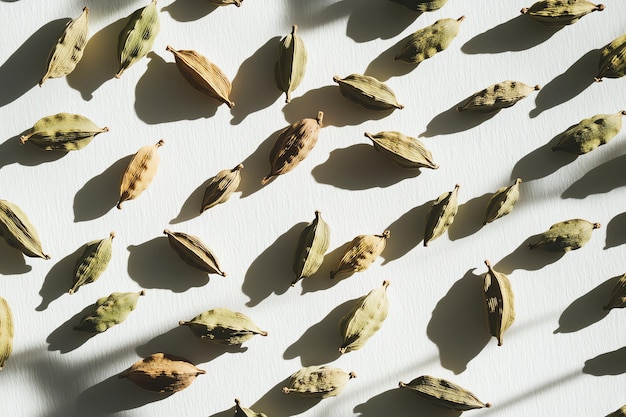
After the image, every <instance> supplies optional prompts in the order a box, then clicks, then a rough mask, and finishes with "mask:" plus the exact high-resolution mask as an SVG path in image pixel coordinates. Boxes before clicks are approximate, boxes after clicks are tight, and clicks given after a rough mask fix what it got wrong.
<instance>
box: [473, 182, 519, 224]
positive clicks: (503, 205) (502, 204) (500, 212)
mask: <svg viewBox="0 0 626 417" xmlns="http://www.w3.org/2000/svg"><path fill="white" fill-rule="evenodd" d="M521 183H522V180H521V179H520V178H517V179H516V180H515V182H514V183H513V185H511V186H509V187H502V188H499V189H498V191H496V192H495V193H494V194H493V195H492V196H491V198H490V199H489V204H487V213H486V214H485V222H484V223H483V225H485V224H487V223H491V222H492V221H494V220H496V219H499V218H500V217H503V216H506V215H507V214H509V213H510V212H511V211H513V206H514V205H515V203H517V200H518V199H519V185H520V184H521Z"/></svg>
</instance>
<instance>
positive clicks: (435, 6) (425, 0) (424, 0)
mask: <svg viewBox="0 0 626 417" xmlns="http://www.w3.org/2000/svg"><path fill="white" fill-rule="evenodd" d="M391 1H393V2H394V3H399V4H402V5H403V6H406V7H407V8H409V9H411V10H414V11H416V12H432V11H434V10H439V9H441V8H442V7H443V6H444V5H445V4H446V3H447V2H448V0H391Z"/></svg>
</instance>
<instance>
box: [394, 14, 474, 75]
mask: <svg viewBox="0 0 626 417" xmlns="http://www.w3.org/2000/svg"><path fill="white" fill-rule="evenodd" d="M464 19H465V16H461V17H459V18H458V19H440V20H437V21H436V22H435V23H433V24H432V25H430V26H426V27H425V28H423V29H420V30H418V31H417V32H415V33H413V34H412V35H410V36H409V38H408V40H407V42H406V43H405V44H404V46H403V47H402V49H401V50H400V52H398V54H397V55H396V56H395V57H394V58H393V59H394V61H398V60H399V61H404V62H408V63H409V64H419V63H420V62H422V61H424V60H426V59H428V58H431V57H432V56H434V55H435V54H436V53H437V52H441V51H443V50H444V49H446V48H447V47H448V46H450V44H451V43H452V41H453V40H454V38H456V35H458V34H459V29H460V28H461V22H462V21H463V20H464Z"/></svg>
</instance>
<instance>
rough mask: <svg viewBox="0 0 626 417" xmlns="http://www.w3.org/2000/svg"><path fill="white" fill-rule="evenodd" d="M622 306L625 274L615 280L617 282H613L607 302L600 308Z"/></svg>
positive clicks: (625, 297) (625, 280) (625, 300)
mask: <svg viewBox="0 0 626 417" xmlns="http://www.w3.org/2000/svg"><path fill="white" fill-rule="evenodd" d="M624 307H626V274H624V275H622V276H621V277H620V278H619V280H617V284H615V287H614V288H613V291H612V292H611V298H610V299H609V302H608V303H606V305H605V306H603V307H602V308H603V309H604V310H611V309H613V308H624Z"/></svg>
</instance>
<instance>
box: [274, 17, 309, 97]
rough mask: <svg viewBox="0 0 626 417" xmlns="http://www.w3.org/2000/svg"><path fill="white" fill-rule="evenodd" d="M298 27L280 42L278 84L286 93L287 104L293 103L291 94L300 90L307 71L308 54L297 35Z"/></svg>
mask: <svg viewBox="0 0 626 417" xmlns="http://www.w3.org/2000/svg"><path fill="white" fill-rule="evenodd" d="M297 29H298V26H296V25H293V27H292V28H291V34H289V35H287V36H285V37H284V38H282V39H281V40H280V45H279V46H278V61H277V62H276V68H275V71H276V84H277V85H278V88H279V89H280V91H282V92H284V93H285V96H286V98H285V103H289V102H290V101H291V92H292V91H293V90H295V89H296V88H298V86H299V85H300V83H301V82H302V79H303V78H304V73H305V70H306V62H307V52H306V48H305V47H304V42H302V39H301V38H300V37H299V36H298V35H296V30H297Z"/></svg>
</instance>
